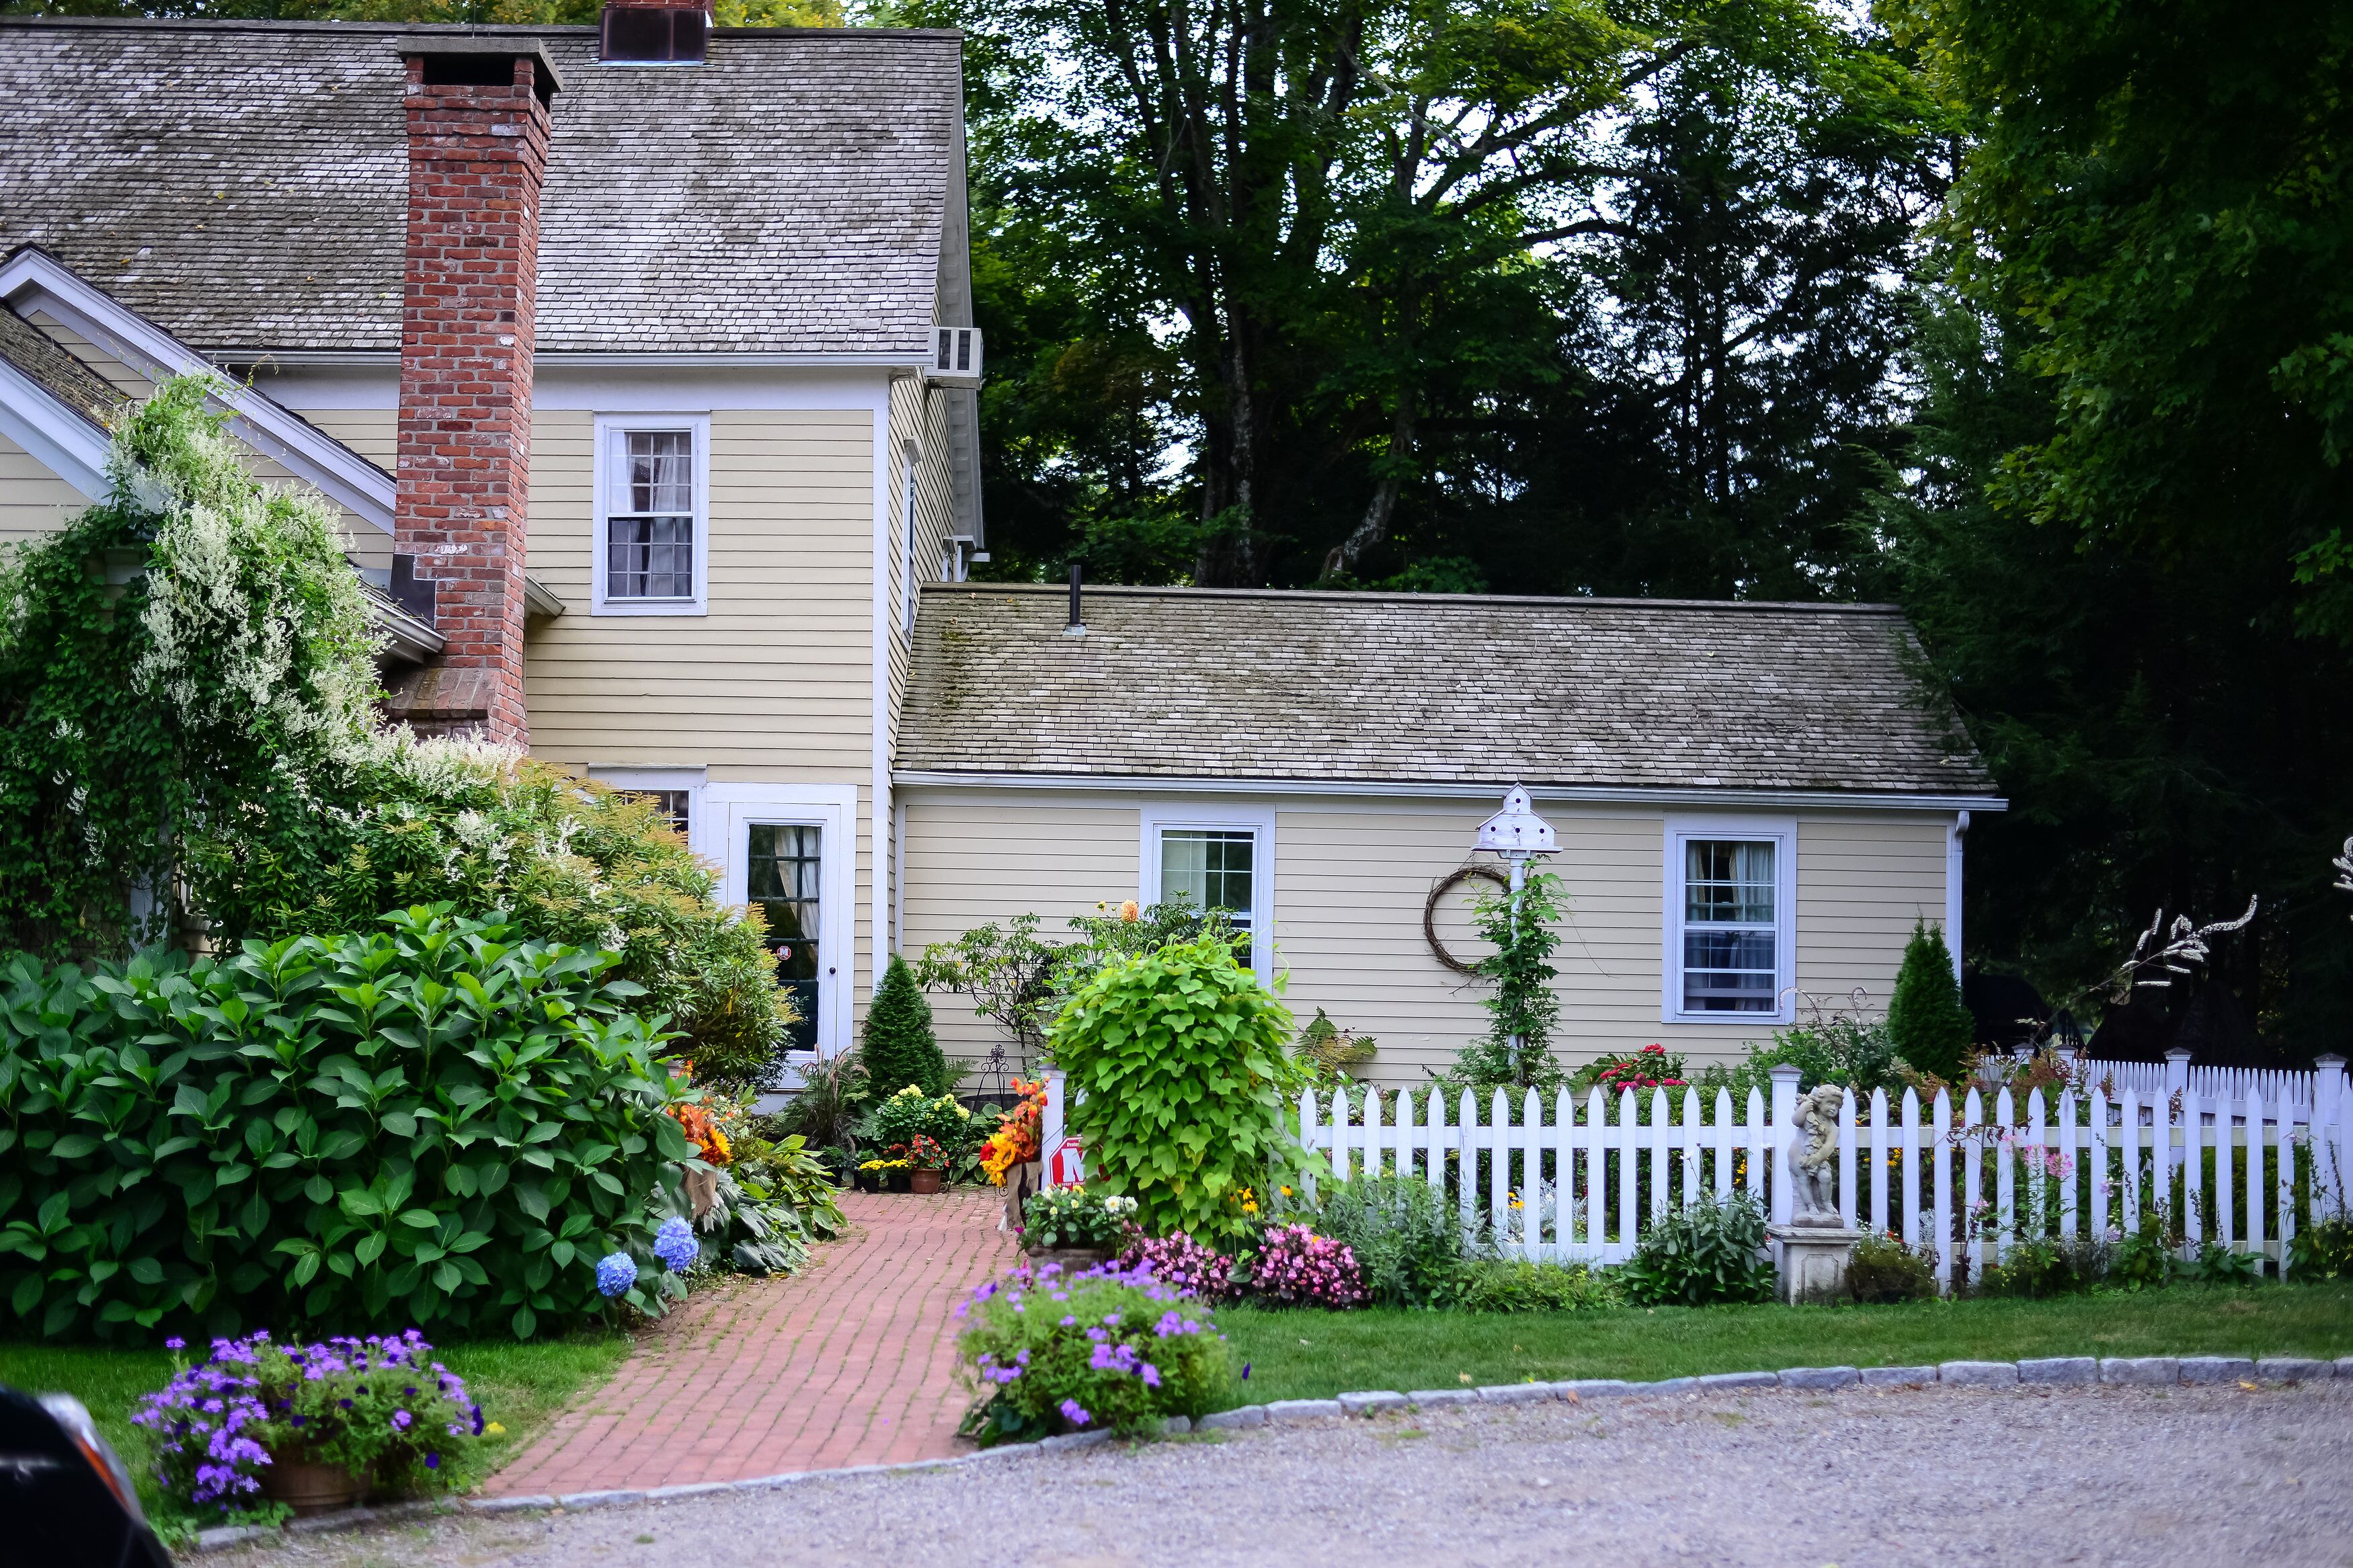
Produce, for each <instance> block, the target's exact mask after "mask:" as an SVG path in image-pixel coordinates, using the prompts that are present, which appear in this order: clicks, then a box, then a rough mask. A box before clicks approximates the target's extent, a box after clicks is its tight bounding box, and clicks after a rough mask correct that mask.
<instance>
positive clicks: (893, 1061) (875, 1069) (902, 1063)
mask: <svg viewBox="0 0 2353 1568" xmlns="http://www.w3.org/2000/svg"><path fill="white" fill-rule="evenodd" d="M858 1054H859V1056H860V1059H861V1060H862V1062H863V1063H864V1066H865V1068H866V1082H867V1086H868V1088H869V1089H871V1091H872V1092H873V1093H875V1094H877V1095H882V1096H889V1095H893V1094H896V1093H898V1092H899V1090H901V1089H904V1088H906V1087H907V1086H908V1085H909V1084H913V1085H914V1086H915V1087H916V1088H917V1089H922V1090H923V1092H924V1093H925V1094H927V1095H942V1094H945V1093H946V1092H947V1091H948V1088H949V1085H950V1083H951V1082H952V1081H953V1079H952V1075H951V1074H950V1073H949V1071H948V1063H947V1058H946V1057H945V1056H944V1055H942V1054H941V1051H940V1042H939V1037H937V1036H936V1035H934V1033H933V1032H932V1005H931V1004H930V1003H929V1002H926V1001H925V1000H923V988H922V987H921V986H919V985H917V984H915V972H914V971H913V969H911V968H909V967H908V966H907V961H906V960H905V959H903V958H902V957H900V956H899V955H898V954H897V953H895V952H894V953H892V955H891V962H890V964H889V966H888V967H886V968H885V969H884V970H883V971H882V988H881V990H880V991H877V992H876V993H875V994H874V1001H873V1003H872V1004H871V1005H870V1006H868V1008H867V1009H866V1028H865V1031H864V1033H863V1035H862V1036H861V1037H860V1040H859V1047H858Z"/></svg>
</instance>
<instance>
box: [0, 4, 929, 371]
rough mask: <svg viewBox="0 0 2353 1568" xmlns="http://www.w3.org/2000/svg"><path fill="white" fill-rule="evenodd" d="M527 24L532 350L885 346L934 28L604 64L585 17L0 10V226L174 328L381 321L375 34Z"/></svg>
mask: <svg viewBox="0 0 2353 1568" xmlns="http://www.w3.org/2000/svg"><path fill="white" fill-rule="evenodd" d="M469 32H471V33H473V34H477V35H483V36H515V37H527V38H532V39H535V40H537V42H538V43H539V44H540V45H541V47H543V48H544V49H545V51H546V52H547V54H548V55H549V57H550V58H552V59H553V60H554V63H555V66H556V68H557V70H558V72H559V73H560V74H561V76H562V78H563V81H564V91H563V92H562V93H561V94H559V95H558V97H557V98H556V100H555V103H554V113H553V117H552V118H553V142H552V146H551V149H550V153H549V164H548V172H547V183H546V191H545V205H544V211H543V216H542V220H541V244H540V251H539V341H538V348H539V352H540V353H543V354H544V353H587V352H604V351H626V352H639V351H645V352H659V351H671V352H679V353H730V352H744V353H812V354H825V353H904V354H905V355H907V356H908V357H909V358H910V359H911V360H913V359H920V358H921V357H922V355H923V350H924V348H925V346H926V334H927V331H928V329H929V327H930V325H931V317H932V302H933V295H934V289H935V287H936V285H937V280H938V274H939V268H940V243H941V231H942V225H943V223H944V213H945V205H946V202H947V200H948V196H949V192H950V190H951V178H952V175H953V173H954V170H953V160H954V159H955V157H956V155H957V149H958V147H959V144H960V139H959V136H958V120H959V117H960V115H961V113H962V102H963V100H962V86H961V77H960V71H961V59H960V52H961V39H960V38H959V37H958V36H957V35H955V34H954V33H943V32H895V31H882V30H877V29H860V28H826V29H810V30H794V29H760V30H744V31H733V30H722V31H721V32H719V33H718V34H717V35H716V36H715V37H713V39H712V47H711V59H710V63H708V64H707V65H702V66H680V67H665V68H628V67H609V66H604V65H600V64H599V63H598V62H597V61H596V29H595V28H593V27H543V28H538V27H523V28H476V29H467V28H447V27H444V28H427V27H401V26H373V25H329V24H310V25H301V24H292V25H290V24H250V23H192V22H152V23H149V22H139V23H121V22H90V21H81V20H60V19H42V20H37V21H34V20H25V19H17V18H10V19H7V20H5V22H0V253H5V252H6V251H8V250H11V249H14V248H15V247H17V246H19V245H23V244H26V243H34V244H38V245H40V246H42V247H45V248H47V250H49V251H50V252H51V253H52V254H54V255H56V256H57V257H58V258H59V259H60V260H62V261H64V262H65V263H66V264H67V265H68V266H69V267H71V268H74V269H75V270H76V271H77V272H79V273H80V274H81V275H82V276H83V277H85V278H88V279H90V280H91V281H92V282H93V283H95V284H97V285H98V286H99V287H100V288H102V289H106V290H107V291H108V292H109V293H111V294H112V295H113V296H114V297H115V298H116V299H118V300H121V301H122V302H123V303H125V304H127V305H129V306H131V307H132V309H134V310H140V311H142V312H143V313H145V314H146V315H147V316H149V317H150V318H151V319H153V321H156V322H157V323H158V324H159V325H161V326H163V327H164V329H165V330H167V331H171V332H173V333H174V334H175V335H176V336H178V337H179V338H180V339H182V340H183V341H184V342H188V343H190V344H192V345H194V346H195V347H198V348H200V349H203V350H205V351H206V352H207V353H214V354H216V355H221V354H223V353H225V352H227V353H234V351H237V350H264V349H277V350H309V351H334V350H361V351H365V350H377V351H385V352H389V351H392V350H395V349H397V348H398V347H399V344H400V317H401V252H402V241H403V234H404V226H405V214H406V199H407V165H406V153H405V151H404V121H403V113H402V108H401V89H402V87H403V81H404V76H403V70H402V65H401V60H400V57H399V54H398V52H397V46H398V44H399V43H400V41H401V40H402V39H403V38H414V37H417V35H419V34H443V35H448V34H466V33H469Z"/></svg>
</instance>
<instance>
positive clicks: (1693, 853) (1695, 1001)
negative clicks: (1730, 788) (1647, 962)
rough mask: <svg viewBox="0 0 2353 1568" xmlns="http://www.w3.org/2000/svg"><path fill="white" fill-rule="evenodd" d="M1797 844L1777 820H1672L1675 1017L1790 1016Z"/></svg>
mask: <svg viewBox="0 0 2353 1568" xmlns="http://www.w3.org/2000/svg"><path fill="white" fill-rule="evenodd" d="M1795 848H1796V834H1795V832H1794V830H1792V829H1789V828H1788V827H1786V826H1783V825H1780V824H1770V825H1757V826H1751V825H1747V824H1741V823H1725V824H1710V823H1691V824H1685V825H1681V826H1678V825H1677V824H1674V823H1672V822H1671V823H1670V824H1669V825H1668V832H1667V851H1668V853H1667V865H1668V868H1669V870H1668V875H1669V881H1670V885H1669V888H1668V890H1667V891H1668V906H1667V914H1668V920H1667V932H1666V936H1667V952H1666V959H1667V963H1666V966H1665V967H1666V971H1667V995H1666V1016H1667V1017H1668V1018H1669V1019H1670V1020H1671V1021H1672V1020H1674V1019H1683V1020H1688V1021H1705V1020H1708V1019H1712V1018H1713V1019H1720V1020H1722V1021H1724V1022H1726V1023H1733V1022H1742V1021H1747V1022H1755V1021H1758V1020H1764V1021H1780V1020H1782V1019H1784V1018H1785V1017H1786V1016H1787V1015H1788V1006H1787V1005H1786V1003H1785V1001H1784V998H1785V996H1786V995H1787V994H1788V991H1789V989H1790V985H1791V983H1792V982H1791V973H1792V965H1791V963H1790V959H1791V952H1790V947H1791V942H1792V938H1793V934H1794V933H1793V931H1792V930H1791V925H1792V921H1791V913H1792V911H1791V909H1790V903H1791V898H1792V893H1793V880H1794V879H1793V877H1792V875H1791V872H1792V866H1791V857H1792V855H1793V853H1794V851H1795Z"/></svg>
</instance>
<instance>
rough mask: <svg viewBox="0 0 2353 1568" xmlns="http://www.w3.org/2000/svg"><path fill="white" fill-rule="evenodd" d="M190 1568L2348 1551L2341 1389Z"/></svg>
mask: <svg viewBox="0 0 2353 1568" xmlns="http://www.w3.org/2000/svg"><path fill="white" fill-rule="evenodd" d="M1221 1436H1225V1437H1226V1438H1227V1440H1226V1441H1223V1442H1218V1441H1212V1440H1209V1438H1208V1437H1195V1438H1187V1439H1178V1440H1175V1441H1170V1442H1163V1443H1154V1444H1147V1445H1143V1446H1140V1447H1134V1448H1132V1449H1124V1448H1119V1447H1104V1448H1095V1449H1092V1450H1087V1451H1084V1452H1080V1453H1064V1454H1054V1455H1045V1456H1039V1457H1025V1458H1007V1459H1003V1460H997V1461H992V1462H990V1463H987V1464H983V1465H973V1466H964V1467H959V1468H953V1469H947V1470H939V1471H932V1472H927V1473H916V1474H902V1475H895V1476H881V1475H869V1476H853V1477H849V1478H846V1479H840V1480H820V1481H808V1482H803V1483H801V1484H799V1485H797V1486H793V1487H789V1488H786V1489H776V1490H772V1491H765V1492H758V1493H731V1494H726V1495H722V1496H713V1497H704V1498H693V1499H688V1500H680V1501H676V1502H671V1503H667V1504H662V1505H646V1506H638V1507H634V1508H628V1509H617V1510H594V1511H588V1512H575V1513H570V1514H549V1515H512V1516H491V1517H470V1518H459V1517H452V1518H448V1519H443V1520H440V1521H434V1522H432V1523H429V1524H420V1525H412V1526H408V1527H405V1528H399V1529H389V1528H381V1527H379V1528H377V1529H375V1530H372V1531H367V1532H365V1533H362V1534H354V1535H348V1536H312V1537H310V1538H307V1539H301V1540H297V1541H294V1542H289V1543H287V1544H284V1545H278V1546H271V1547H269V1548H266V1549H261V1550H249V1551H246V1552H232V1553H224V1554H222V1555H221V1556H219V1557H213V1558H206V1559H203V1560H202V1561H204V1562H206V1563H208V1564H210V1563H218V1564H221V1565H222V1568H230V1565H235V1568H262V1565H268V1568H285V1565H289V1564H292V1563H302V1564H306V1565H307V1564H311V1563H322V1564H327V1563H332V1564H339V1565H343V1568H404V1565H407V1564H426V1563H432V1564H437V1565H438V1564H466V1565H485V1568H487V1565H491V1564H518V1565H520V1564H534V1565H537V1564H567V1565H568V1564H575V1563H576V1564H589V1563H594V1564H597V1565H599V1568H603V1565H607V1564H610V1565H613V1568H636V1565H640V1564H641V1565H643V1568H761V1565H765V1564H771V1563H774V1564H780V1565H781V1564H792V1565H793V1568H803V1565H806V1564H836V1563H839V1564H843V1565H845V1568H852V1565H854V1568H874V1565H876V1564H895V1563H943V1564H944V1563H989V1564H997V1563H1008V1564H1029V1563H1037V1564H1042V1565H1046V1568H1061V1565H1071V1568H1076V1565H1080V1564H1087V1565H1097V1564H1103V1565H1108V1564H1128V1563H1134V1564H1139V1565H1142V1564H1162V1563H1166V1564H1169V1565H1170V1568H1203V1565H1209V1564H1219V1563H1282V1564H1301V1565H1320V1564H1324V1563H1367V1564H1381V1565H1383V1568H1388V1565H1391V1564H1396V1565H1400V1568H1402V1565H1407V1564H1425V1563H1426V1564H1431V1565H1433V1568H1435V1565H1438V1564H1445V1565H1447V1568H1464V1565H1466V1564H1467V1565H1470V1568H1490V1565H1493V1564H1506V1563H1545V1564H1559V1563H1609V1564H1613V1565H1614V1564H1623V1563H1634V1564H1639V1563H1687V1562H1688V1563H1740V1564H1744V1565H1746V1564H1757V1565H1776V1568H1778V1565H1785V1564H1786V1565H1788V1568H1823V1565H1824V1564H1844V1565H1845V1568H1859V1565H1861V1564H1863V1563H1883V1562H1891V1561H1894V1562H1906V1563H1915V1562H1916V1563H1926V1562H1935V1563H2029V1564H2036V1565H2038V1568H2039V1565H2040V1564H2042V1563H2187V1564H2194V1565H2195V1568H2224V1565H2226V1564H2232V1563H2266V1564H2281V1563H2334V1564H2353V1387H2348V1386H2346V1385H2345V1384H2310V1385H2306V1386H2303V1387H2295V1388H2281V1387H2266V1388H2263V1389H2261V1390H2257V1391H2249V1390H2245V1389H2242V1388H2237V1387H2221V1388H2172V1389H2165V1390H2158V1389H2152V1388H2120V1387H2090V1388H2062V1389H2052V1390H2028V1389H2006V1390H1978V1389H1938V1388H1927V1389H1916V1390H1915V1389H1897V1390H1883V1391H1873V1390H1857V1391H1853V1392H1849V1393H1841V1394H1832V1395H1821V1396H1810V1395H1805V1394H1790V1393H1780V1392H1767V1393H1761V1394H1754V1395H1749V1396H1737V1395H1729V1394H1725V1395H1715V1396H1702V1397H1690V1396H1687V1397H1685V1398H1683V1399H1681V1400H1641V1401H1629V1402H1614V1401H1613V1402H1609V1403H1602V1402H1590V1403H1588V1404H1585V1405H1578V1406H1575V1407H1567V1406H1563V1405H1523V1406H1511V1407H1498V1408H1473V1409H1465V1410H1447V1411H1432V1412H1429V1413H1426V1414H1418V1415H1417V1414H1411V1413H1408V1414H1404V1415H1385V1416H1381V1417H1377V1418H1376V1419H1373V1420H1369V1421H1361V1420H1360V1421H1349V1422H1346V1423H1345V1424H1343V1423H1340V1422H1328V1423H1320V1424H1316V1425H1314V1426H1298V1427H1292V1428H1276V1429H1270V1430H1265V1431H1256V1432H1247V1433H1234V1434H1224V1435H1221Z"/></svg>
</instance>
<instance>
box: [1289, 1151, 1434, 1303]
mask: <svg viewBox="0 0 2353 1568" xmlns="http://www.w3.org/2000/svg"><path fill="white" fill-rule="evenodd" d="M1322 1198H1323V1201H1322V1203H1321V1205H1319V1206H1318V1208H1317V1209H1316V1212H1315V1214H1314V1216H1313V1223H1314V1227H1315V1230H1316V1233H1317V1234H1318V1235H1321V1236H1326V1237H1331V1238H1332V1239H1333V1240H1334V1241H1336V1242H1340V1243H1342V1244H1343V1245H1345V1246H1346V1247H1348V1248H1349V1249H1350V1250H1351V1251H1353V1252H1354V1253H1355V1254H1356V1267H1357V1268H1358V1269H1359V1270H1361V1271H1362V1273H1363V1276H1364V1281H1365V1289H1366V1293H1367V1294H1368V1295H1369V1296H1370V1297H1371V1298H1372V1302H1373V1304H1374V1305H1375V1306H1377V1307H1426V1306H1430V1305H1432V1304H1433V1303H1436V1302H1440V1301H1443V1300H1447V1299H1449V1298H1450V1297H1451V1296H1452V1295H1453V1294H1454V1293H1455V1291H1456V1290H1457V1289H1459V1288H1460V1285H1461V1273H1462V1268H1463V1265H1464V1263H1465V1262H1466V1261H1468V1260H1469V1258H1471V1257H1472V1248H1471V1247H1469V1245H1468V1244H1467V1243H1466V1241H1465V1238H1464V1237H1463V1234H1462V1219H1461V1215H1460V1214H1459V1213H1458V1212H1457V1210H1456V1209H1455V1206H1454V1205H1452V1204H1451V1203H1450V1202H1449V1201H1448V1200H1447V1197H1446V1194H1445V1193H1444V1192H1443V1191H1441V1190H1440V1189H1438V1188H1435V1187H1432V1186H1431V1185H1430V1184H1429V1183H1428V1182H1419V1181H1411V1180H1408V1179H1405V1178H1401V1177H1398V1176H1358V1177H1356V1178H1355V1179H1354V1180H1352V1181H1347V1182H1342V1183H1340V1184H1337V1185H1335V1186H1333V1187H1330V1188H1329V1189H1328V1190H1326V1191H1325V1192H1324V1194H1322Z"/></svg>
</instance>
